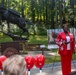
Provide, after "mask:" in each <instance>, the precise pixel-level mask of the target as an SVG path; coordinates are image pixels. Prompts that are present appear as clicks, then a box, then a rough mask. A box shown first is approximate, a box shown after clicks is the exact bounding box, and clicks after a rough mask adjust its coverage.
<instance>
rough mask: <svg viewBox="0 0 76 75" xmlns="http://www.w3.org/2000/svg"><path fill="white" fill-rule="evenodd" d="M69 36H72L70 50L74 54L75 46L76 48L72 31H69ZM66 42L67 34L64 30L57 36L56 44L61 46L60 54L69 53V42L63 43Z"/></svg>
mask: <svg viewBox="0 0 76 75" xmlns="http://www.w3.org/2000/svg"><path fill="white" fill-rule="evenodd" d="M68 36H69V37H70V41H69V50H70V51H71V54H72V53H73V51H74V48H75V40H74V35H73V34H72V33H70V32H68ZM64 42H67V39H66V34H65V33H64V32H61V33H59V34H58V36H57V38H56V44H57V45H58V46H59V51H58V53H59V54H60V55H63V54H67V50H68V48H67V47H68V44H63V43H64Z"/></svg>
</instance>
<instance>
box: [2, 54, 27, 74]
mask: <svg viewBox="0 0 76 75" xmlns="http://www.w3.org/2000/svg"><path fill="white" fill-rule="evenodd" d="M3 74H4V75H26V62H25V60H24V58H23V57H22V56H20V55H12V56H10V57H9V58H7V59H6V60H5V61H4V63H3Z"/></svg>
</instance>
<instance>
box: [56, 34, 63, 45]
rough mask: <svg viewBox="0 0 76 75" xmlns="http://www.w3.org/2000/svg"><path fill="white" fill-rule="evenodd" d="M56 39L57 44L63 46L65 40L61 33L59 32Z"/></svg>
mask: <svg viewBox="0 0 76 75" xmlns="http://www.w3.org/2000/svg"><path fill="white" fill-rule="evenodd" d="M55 41H56V44H57V45H58V46H62V44H63V42H62V41H61V37H60V34H58V36H57V38H56V40H55Z"/></svg>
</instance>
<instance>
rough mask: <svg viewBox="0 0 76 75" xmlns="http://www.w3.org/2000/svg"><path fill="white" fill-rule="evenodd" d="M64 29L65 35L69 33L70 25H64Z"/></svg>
mask: <svg viewBox="0 0 76 75" xmlns="http://www.w3.org/2000/svg"><path fill="white" fill-rule="evenodd" d="M62 28H63V31H64V32H65V33H68V30H69V29H68V23H65V24H63V26H62Z"/></svg>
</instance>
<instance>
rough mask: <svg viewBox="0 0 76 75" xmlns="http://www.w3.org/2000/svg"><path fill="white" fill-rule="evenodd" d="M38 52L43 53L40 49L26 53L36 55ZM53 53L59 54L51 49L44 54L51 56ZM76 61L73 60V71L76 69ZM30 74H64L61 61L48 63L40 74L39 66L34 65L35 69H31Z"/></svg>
mask: <svg viewBox="0 0 76 75" xmlns="http://www.w3.org/2000/svg"><path fill="white" fill-rule="evenodd" d="M37 54H41V52H40V51H30V52H28V54H26V55H32V56H36V55H37ZM51 55H54V56H55V55H58V54H56V53H52V52H51V51H45V52H44V56H45V57H46V56H51ZM75 68H76V61H73V62H72V71H75V70H76V69H75ZM30 75H62V73H61V63H60V62H58V63H56V62H55V63H51V64H47V65H44V67H43V68H42V73H41V74H40V70H39V68H36V67H35V66H34V67H33V69H31V70H30Z"/></svg>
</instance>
